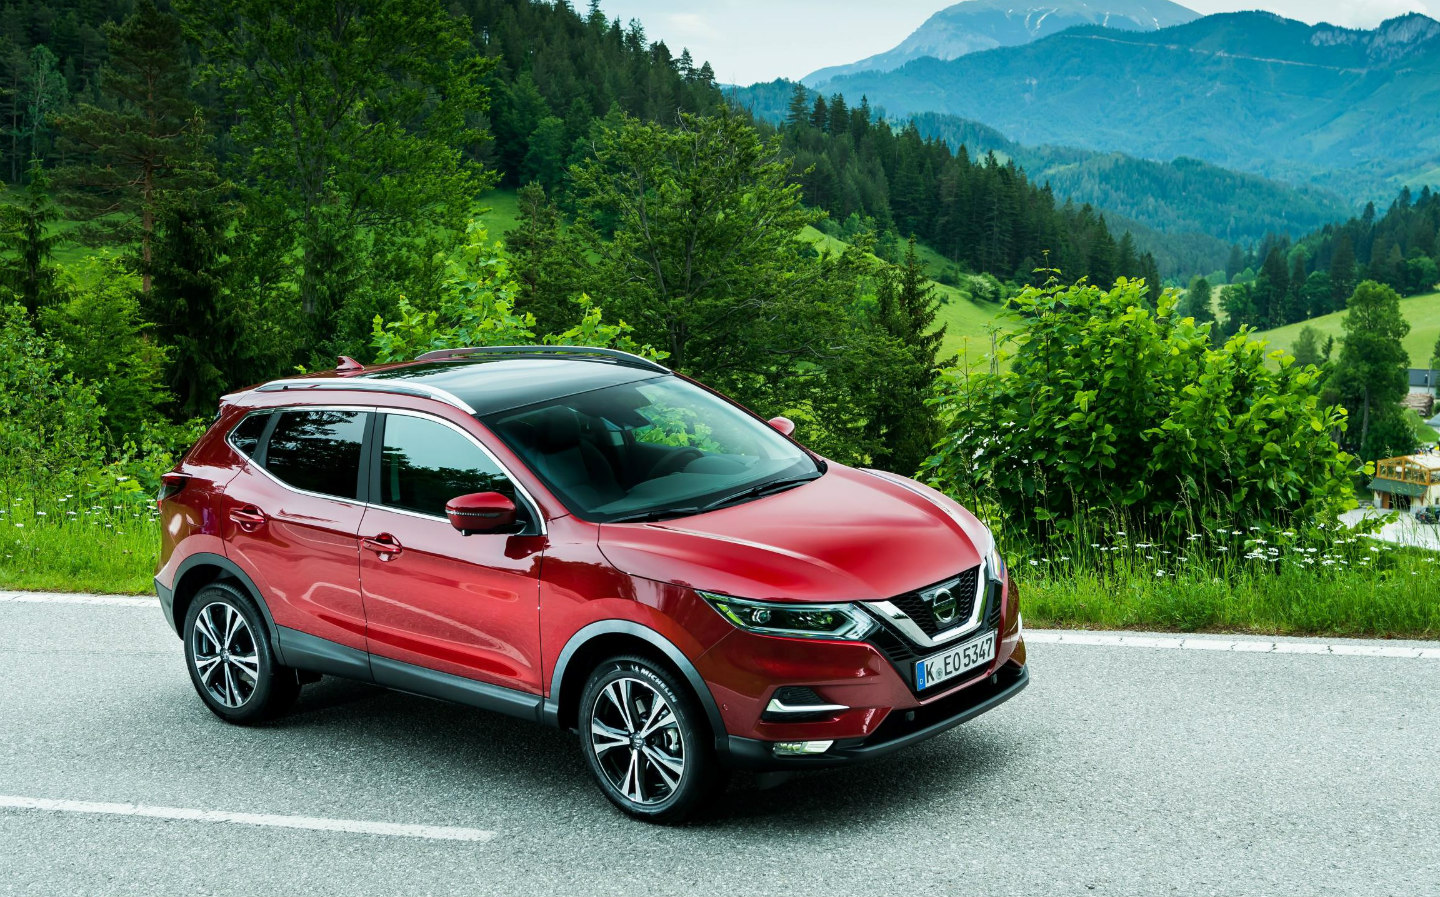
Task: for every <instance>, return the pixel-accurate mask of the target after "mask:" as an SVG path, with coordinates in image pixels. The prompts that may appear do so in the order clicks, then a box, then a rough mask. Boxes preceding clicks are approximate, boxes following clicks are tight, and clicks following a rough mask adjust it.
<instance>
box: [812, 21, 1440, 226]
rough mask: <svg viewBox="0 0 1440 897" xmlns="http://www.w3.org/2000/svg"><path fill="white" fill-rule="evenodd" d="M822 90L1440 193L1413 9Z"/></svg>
mask: <svg viewBox="0 0 1440 897" xmlns="http://www.w3.org/2000/svg"><path fill="white" fill-rule="evenodd" d="M823 90H824V91H825V92H827V93H830V92H840V93H843V94H844V95H845V96H847V97H856V98H858V97H860V96H862V95H863V96H866V97H868V99H869V101H870V104H871V105H872V106H874V107H878V108H883V109H884V110H885V111H886V113H887V114H889V115H891V116H892V117H895V116H900V117H906V116H909V115H912V114H915V113H921V112H936V113H948V114H952V115H957V116H960V117H963V118H967V119H972V120H975V121H980V122H984V123H985V124H987V125H989V126H991V127H994V128H998V129H999V130H1000V131H1002V132H1004V133H1005V134H1006V135H1007V136H1009V137H1011V138H1012V139H1015V140H1017V141H1019V142H1020V143H1023V144H1026V145H1032V146H1033V145H1042V144H1056V145H1065V146H1076V147H1083V148H1086V149H1093V150H1099V151H1105V152H1109V151H1118V152H1123V153H1126V154H1128V155H1132V156H1138V157H1141V158H1148V159H1159V160H1170V159H1175V158H1178V157H1181V156H1189V157H1193V158H1199V159H1203V160H1204V161H1207V162H1211V163H1213V164H1216V165H1221V166H1224V167H1227V168H1233V169H1237V170H1241V171H1249V172H1253V173H1256V174H1261V175H1265V176H1267V177H1274V178H1280V179H1283V180H1288V181H1291V182H1294V183H1309V184H1315V185H1320V186H1326V187H1329V188H1331V189H1334V190H1336V191H1338V192H1341V193H1343V194H1344V195H1346V196H1347V197H1348V198H1350V199H1371V198H1378V197H1381V196H1385V195H1388V194H1390V193H1391V192H1393V190H1394V189H1395V188H1396V187H1397V185H1398V184H1399V183H1402V182H1408V183H1411V184H1412V185H1415V186H1417V187H1418V186H1419V185H1420V184H1421V183H1431V184H1434V183H1440V115H1437V114H1436V112H1435V110H1437V109H1440V22H1436V21H1435V20H1434V19H1431V18H1429V17H1427V16H1423V15H1420V14H1418V13H1412V14H1409V15H1405V16H1400V17H1397V18H1393V19H1390V20H1388V21H1386V22H1384V23H1382V24H1381V25H1380V26H1379V27H1377V28H1375V29H1373V30H1368V31H1366V30H1358V29H1348V28H1339V27H1336V26H1333V25H1325V24H1321V25H1313V26H1312V25H1307V24H1305V23H1303V22H1296V21H1293V20H1290V19H1285V18H1282V17H1280V16H1277V15H1274V14H1272V13H1254V12H1249V13H1224V14H1218V15H1212V16H1205V17H1204V18H1200V19H1196V20H1194V21H1192V22H1189V23H1187V24H1183V25H1177V26H1173V27H1170V28H1165V29H1162V30H1160V31H1150V32H1140V31H1134V30H1120V29H1115V28H1102V27H1098V26H1086V27H1081V28H1072V29H1070V30H1067V31H1063V32H1061V33H1059V34H1054V35H1051V36H1049V37H1045V38H1042V39H1040V40H1037V41H1034V42H1032V43H1029V44H1025V45H1023V46H1014V47H1005V48H1000V49H996V50H992V51H990V52H985V53H972V54H969V55H966V56H962V57H959V58H957V59H953V60H950V61H942V60H939V59H934V58H923V59H916V60H913V61H911V62H908V63H906V64H905V65H904V66H902V67H901V68H899V69H896V70H894V71H890V72H880V71H867V72H861V73H858V74H853V75H848V76H845V77H839V78H835V79H833V80H830V81H828V82H826V83H825V84H824V85H823Z"/></svg>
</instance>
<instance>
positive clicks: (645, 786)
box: [579, 656, 727, 824]
mask: <svg viewBox="0 0 1440 897" xmlns="http://www.w3.org/2000/svg"><path fill="white" fill-rule="evenodd" d="M657 703H658V705H659V706H657ZM623 707H628V711H629V712H628V713H627V712H626V710H624V709H622V708H623ZM667 709H668V710H669V713H668V715H667V714H666V712H665V711H666V710H667ZM579 722H580V726H579V728H580V748H581V751H582V752H583V753H584V755H585V765H586V766H588V767H589V768H590V773H591V775H593V776H594V777H595V782H596V784H598V785H599V786H600V790H601V791H602V792H604V794H605V796H606V797H607V798H609V799H610V802H611V803H613V804H614V805H615V806H616V807H618V808H619V809H620V810H621V811H622V812H624V813H626V814H627V815H629V816H632V817H634V818H636V819H640V820H643V821H645V822H654V823H666V824H668V823H677V822H682V821H684V820H685V819H688V818H690V817H691V816H692V815H694V814H695V812H696V811H697V810H699V809H701V807H702V806H703V805H704V804H705V803H707V802H708V801H709V799H710V798H711V797H713V796H714V795H715V794H717V793H718V792H719V791H720V790H721V789H723V788H724V785H725V781H726V778H727V776H726V774H725V771H724V770H723V769H721V767H720V763H719V761H718V760H717V759H716V757H715V748H714V743H713V741H714V739H713V737H712V735H711V733H710V727H709V725H708V724H707V722H706V719H705V716H704V713H703V712H702V711H701V709H700V706H699V703H698V702H697V701H696V700H695V697H694V695H693V694H692V693H691V692H690V689H689V687H688V685H686V684H685V683H684V682H682V681H680V679H679V677H677V676H676V675H675V674H674V673H672V672H670V671H669V670H668V669H666V668H664V667H662V666H660V665H659V664H657V663H655V662H654V661H652V660H649V659H647V658H644V657H635V656H625V657H615V658H612V659H610V660H607V661H605V662H604V663H602V664H600V665H599V666H597V667H596V668H595V671H594V672H593V673H591V674H590V679H589V681H588V682H586V683H585V691H584V692H583V693H582V694H581V696H580V713H579ZM637 745H638V747H637Z"/></svg>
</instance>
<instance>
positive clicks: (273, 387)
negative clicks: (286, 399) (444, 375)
mask: <svg viewBox="0 0 1440 897" xmlns="http://www.w3.org/2000/svg"><path fill="white" fill-rule="evenodd" d="M290 390H324V391H328V390H337V391H344V390H353V391H357V392H388V393H393V394H398V395H402V396H421V397H423V398H427V399H438V400H439V401H441V402H444V403H445V404H447V405H453V406H455V407H456V408H459V409H460V410H461V411H463V412H465V413H466V414H474V413H475V409H474V408H472V407H470V404H469V403H468V402H466V401H464V400H462V399H461V398H460V397H459V396H457V395H455V394H454V393H451V392H446V391H445V390H443V389H440V388H438V387H434V386H430V385H428V384H425V383H414V382H408V383H407V382H403V381H394V380H366V379H363V378H358V377H357V378H351V379H345V380H332V379H328V378H313V379H312V378H299V379H295V380H276V381H275V382H273V383H266V384H265V385H264V386H260V387H256V389H255V391H256V392H288V391H290Z"/></svg>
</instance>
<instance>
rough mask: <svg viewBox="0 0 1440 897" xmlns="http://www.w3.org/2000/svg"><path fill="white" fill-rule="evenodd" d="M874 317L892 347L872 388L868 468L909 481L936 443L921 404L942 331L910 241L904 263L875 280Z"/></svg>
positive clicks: (933, 374)
mask: <svg viewBox="0 0 1440 897" xmlns="http://www.w3.org/2000/svg"><path fill="white" fill-rule="evenodd" d="M876 304H877V317H878V319H879V324H880V326H881V328H883V329H884V331H885V333H887V334H888V335H889V336H890V337H891V338H892V340H893V342H894V354H893V361H892V363H891V364H890V365H889V366H887V368H886V370H885V373H884V374H883V375H882V376H883V377H884V382H883V383H881V384H878V386H879V389H878V393H879V395H880V396H881V398H882V400H881V401H880V402H878V403H877V405H876V407H875V409H874V410H873V411H872V412H871V414H870V415H869V421H868V422H867V424H866V435H867V437H868V439H869V441H870V443H871V444H872V445H873V446H875V448H874V450H873V457H872V463H873V464H874V465H875V466H876V467H879V468H881V469H883V470H889V471H893V472H895V473H901V474H905V475H906V476H909V475H911V474H913V473H915V471H917V470H919V469H920V465H921V464H922V463H924V461H925V459H926V458H927V457H929V456H930V452H931V449H932V448H933V447H934V445H935V443H936V442H937V441H938V440H939V438H940V428H939V423H938V422H937V421H936V419H935V413H934V411H933V410H932V409H931V408H930V406H929V405H928V404H927V403H926V400H927V399H929V398H930V396H931V394H932V392H933V390H934V386H935V382H936V379H937V378H938V377H939V373H940V369H941V367H942V366H943V365H944V362H943V361H942V359H941V357H940V345H941V343H943V342H944V339H945V328H944V327H943V326H941V327H938V328H937V327H936V326H935V319H936V316H937V314H938V313H939V308H940V300H939V298H938V297H937V296H936V295H935V291H934V289H933V288H932V287H931V285H930V280H929V278H928V277H927V276H926V275H925V270H924V268H923V266H921V264H920V260H919V258H918V257H917V255H916V253H915V240H914V238H911V240H910V242H909V246H908V247H907V249H906V252H905V260H904V263H903V264H901V265H900V266H899V267H897V268H887V269H886V270H885V271H883V272H882V273H881V274H880V277H879V281H878V284H877V292H876Z"/></svg>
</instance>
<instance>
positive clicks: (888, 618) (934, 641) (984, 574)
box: [859, 559, 991, 648]
mask: <svg viewBox="0 0 1440 897" xmlns="http://www.w3.org/2000/svg"><path fill="white" fill-rule="evenodd" d="M979 566H980V570H979V571H978V574H977V575H976V577H975V602H974V606H973V607H972V608H971V610H970V616H969V618H968V619H966V620H965V621H964V622H962V623H959V624H957V625H956V626H953V627H951V628H950V629H947V630H945V631H944V632H940V633H937V634H936V635H934V636H928V635H926V634H925V630H923V629H921V628H920V624H918V623H916V622H915V621H914V620H913V619H911V618H910V615H909V614H907V613H905V612H904V611H903V610H901V609H900V608H898V607H896V606H895V604H894V603H893V602H890V601H861V602H859V604H860V606H861V607H865V608H869V609H870V611H871V613H873V614H875V616H877V617H879V618H880V619H881V620H883V621H885V622H886V623H888V624H890V625H891V626H893V627H894V628H896V629H898V630H900V632H901V633H903V634H904V635H905V637H906V638H908V639H910V640H911V641H912V642H914V643H915V644H917V645H919V646H921V647H922V648H938V647H941V646H942V645H946V644H949V643H950V642H953V641H955V640H956V639H958V638H964V637H965V636H967V635H969V634H970V633H972V632H974V631H975V630H976V629H978V628H980V622H981V620H982V619H984V616H985V587H986V586H987V585H989V584H990V582H991V579H990V571H989V570H988V569H987V568H988V566H989V565H988V564H986V563H985V561H984V560H983V559H982V560H981V561H980V565H979ZM955 581H958V577H957V578H956V579H955V580H946V582H945V583H941V585H942V586H943V585H945V584H947V583H950V582H955ZM932 588H936V587H932Z"/></svg>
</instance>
